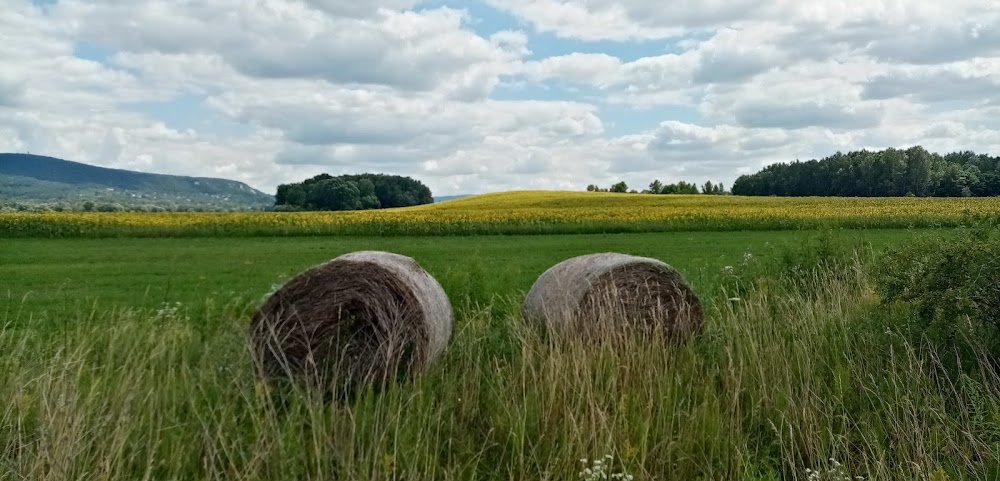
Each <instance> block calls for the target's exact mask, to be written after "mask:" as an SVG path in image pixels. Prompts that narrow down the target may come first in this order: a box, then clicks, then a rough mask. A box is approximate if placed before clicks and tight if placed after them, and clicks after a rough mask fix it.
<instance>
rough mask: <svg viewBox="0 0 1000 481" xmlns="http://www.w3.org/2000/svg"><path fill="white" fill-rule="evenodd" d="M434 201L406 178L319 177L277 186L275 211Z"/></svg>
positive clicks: (380, 205) (350, 207)
mask: <svg viewBox="0 0 1000 481" xmlns="http://www.w3.org/2000/svg"><path fill="white" fill-rule="evenodd" d="M431 202H434V197H432V196H431V190H430V189H429V188H428V187H427V186H426V185H424V184H423V183H421V182H420V181H417V180H414V179H412V178H410V177H402V176H398V175H385V174H360V175H341V176H337V177H334V176H332V175H329V174H320V175H317V176H315V177H312V178H310V179H306V180H304V181H302V182H298V183H291V184H281V185H279V186H278V192H277V195H275V198H274V205H275V210H279V211H282V210H283V211H290V210H364V209H380V208H388V207H408V206H411V205H419V204H429V203H431Z"/></svg>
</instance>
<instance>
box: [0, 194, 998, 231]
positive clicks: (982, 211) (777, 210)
mask: <svg viewBox="0 0 1000 481" xmlns="http://www.w3.org/2000/svg"><path fill="white" fill-rule="evenodd" d="M998 212H1000V197H989V198H916V197H900V198H849V197H797V198H795V197H736V196H712V195H644V194H610V193H601V192H555V191H552V192H550V191H524V192H502V193H496V194H487V195H480V196H475V197H468V198H463V199H457V200H451V201H447V202H442V203H439V204H428V205H422V206H415V207H409V208H402V209H385V210H375V211H352V212H299V213H296V212H282V213H274V212H270V213H260V212H243V213H101V212H91V213H88V212H66V213H60V212H48V213H0V237H50V238H60V237H122V236H126V237H134V236H148V237H163V236H182V237H199V236H201V237H212V236H296V235H298V236H303V235H353V236H390V235H392V236H398V235H404V236H405V235H484V234H585V233H591V234H593V233H615V232H671V231H672V232H692V231H734V230H757V231H772V230H794V229H815V228H820V227H827V228H830V227H833V228H837V227H842V228H875V229H877V228H907V227H956V226H961V225H966V224H968V223H970V222H973V221H977V220H982V219H984V218H993V217H996V215H997V213H998Z"/></svg>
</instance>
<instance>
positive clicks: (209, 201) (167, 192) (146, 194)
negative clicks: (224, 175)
mask: <svg viewBox="0 0 1000 481" xmlns="http://www.w3.org/2000/svg"><path fill="white" fill-rule="evenodd" d="M0 200H7V201H20V202H27V203H35V204H37V203H46V204H65V205H66V206H67V207H66V208H68V209H74V208H76V206H78V205H82V204H83V203H85V202H91V203H95V204H102V203H104V204H115V205H117V206H116V207H115V209H116V210H117V207H124V208H132V207H144V208H152V207H156V208H162V209H167V210H189V209H205V210H221V209H240V210H256V209H264V208H268V207H270V206H272V205H273V204H274V197H273V196H271V195H268V194H265V193H263V192H260V191H258V190H256V189H253V188H252V187H250V186H248V185H246V184H244V183H242V182H237V181H235V180H226V179H214V178H207V177H185V176H177V175H165V174H149V173H144V172H135V171H131V170H122V169H109V168H105V167H97V166H93V165H87V164H82V163H79V162H71V161H68V160H62V159H57V158H53V157H45V156H40V155H31V154H0Z"/></svg>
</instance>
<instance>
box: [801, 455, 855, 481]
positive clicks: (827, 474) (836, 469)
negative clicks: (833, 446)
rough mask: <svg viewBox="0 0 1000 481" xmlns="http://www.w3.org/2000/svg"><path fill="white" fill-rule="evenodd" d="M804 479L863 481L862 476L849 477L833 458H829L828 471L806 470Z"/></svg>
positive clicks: (811, 480) (817, 480)
mask: <svg viewBox="0 0 1000 481" xmlns="http://www.w3.org/2000/svg"><path fill="white" fill-rule="evenodd" d="M806 479H808V480H809V481H864V479H865V477H864V476H855V477H853V478H852V477H851V475H850V473H848V472H847V469H846V468H844V465H843V464H841V463H840V462H839V461H837V460H836V459H834V458H830V469H828V470H826V471H823V470H815V469H808V468H807V469H806Z"/></svg>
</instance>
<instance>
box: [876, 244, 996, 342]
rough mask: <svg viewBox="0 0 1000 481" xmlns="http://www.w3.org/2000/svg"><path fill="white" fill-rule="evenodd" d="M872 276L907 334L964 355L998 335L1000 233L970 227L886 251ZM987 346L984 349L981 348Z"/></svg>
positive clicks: (992, 340)
mask: <svg viewBox="0 0 1000 481" xmlns="http://www.w3.org/2000/svg"><path fill="white" fill-rule="evenodd" d="M876 279H878V281H879V282H878V290H879V293H880V294H881V295H882V298H883V299H882V300H883V302H884V303H885V304H887V305H892V304H895V305H897V306H901V307H904V308H905V309H906V310H907V312H906V316H905V318H906V325H905V326H904V327H905V328H906V329H907V330H909V334H910V335H911V336H912V337H913V338H914V340H915V341H917V342H919V343H928V342H929V343H930V344H931V346H933V347H934V348H936V349H937V350H938V351H939V352H941V353H944V352H946V351H947V352H955V353H959V354H960V355H961V357H962V359H959V360H968V359H965V358H967V357H968V356H970V355H973V353H974V352H975V351H974V350H972V348H973V347H974V346H973V345H974V344H982V343H987V344H985V345H987V346H994V345H996V344H995V343H996V340H997V338H998V337H1000V336H998V335H1000V234H997V232H996V230H995V229H990V228H985V227H984V228H975V229H966V230H963V231H961V232H960V233H959V234H958V235H957V236H955V237H954V238H952V237H950V236H949V237H942V236H935V237H928V238H924V239H919V240H917V241H915V242H913V243H911V244H908V245H905V246H902V247H899V248H895V249H890V250H888V251H887V252H886V254H885V256H884V257H883V258H882V259H881V261H880V262H879V263H877V273H876ZM989 351H993V349H987V352H989Z"/></svg>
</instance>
